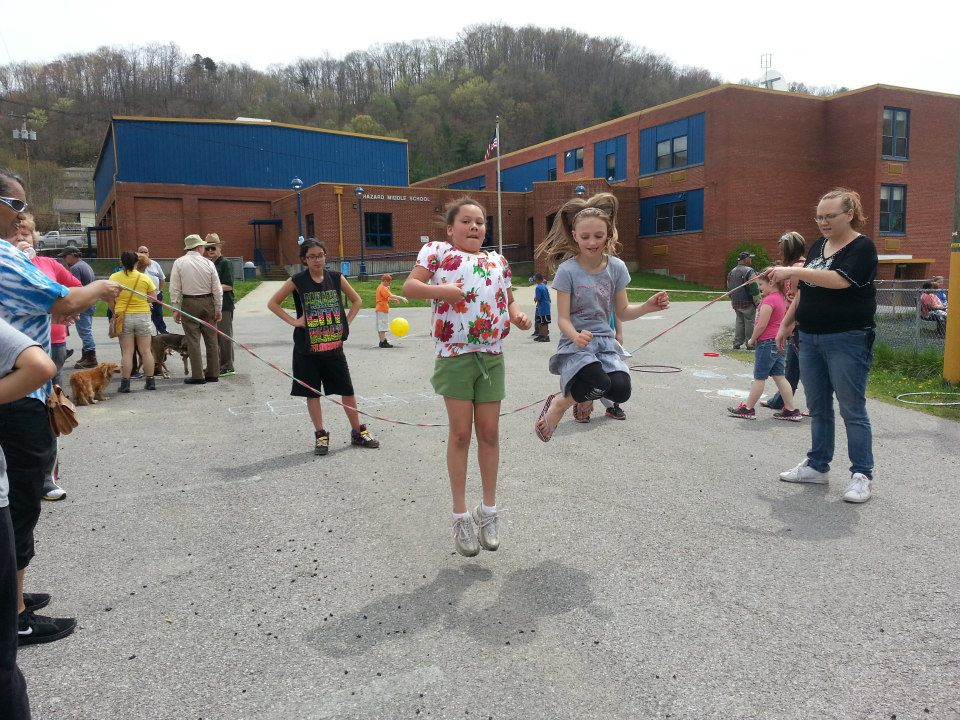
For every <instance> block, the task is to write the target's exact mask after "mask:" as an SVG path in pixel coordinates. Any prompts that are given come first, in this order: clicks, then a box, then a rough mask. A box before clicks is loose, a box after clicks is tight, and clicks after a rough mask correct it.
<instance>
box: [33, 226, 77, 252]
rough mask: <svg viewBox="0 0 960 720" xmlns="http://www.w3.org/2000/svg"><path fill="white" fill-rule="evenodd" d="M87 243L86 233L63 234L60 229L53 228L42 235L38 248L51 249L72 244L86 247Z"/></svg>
mask: <svg viewBox="0 0 960 720" xmlns="http://www.w3.org/2000/svg"><path fill="white" fill-rule="evenodd" d="M86 244H87V236H86V235H61V234H60V231H59V230H51V231H50V232H47V233H44V234H43V235H41V236H40V239H39V240H38V241H37V249H38V250H49V249H51V248H65V247H69V246H70V245H74V246H76V247H85V246H86Z"/></svg>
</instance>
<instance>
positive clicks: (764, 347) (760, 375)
mask: <svg viewBox="0 0 960 720" xmlns="http://www.w3.org/2000/svg"><path fill="white" fill-rule="evenodd" d="M772 270H773V268H772V267H769V268H766V269H765V270H764V271H763V272H762V273H760V274H759V275H758V276H757V284H758V285H759V286H760V294H761V295H762V296H763V299H762V300H761V301H760V306H759V307H758V308H757V319H756V320H755V321H754V325H753V334H752V335H751V336H750V338H749V339H748V340H747V347H748V348H750V347H754V346H755V347H756V354H755V355H754V358H753V384H752V385H751V386H750V394H749V395H748V396H747V400H746V402H742V403H740V404H739V405H737V406H736V407H732V408H727V411H728V412H729V413H730V416H731V417H738V418H745V419H747V420H755V419H756V417H757V412H756V410H754V407H755V406H756V404H757V401H758V400H759V399H760V395H761V394H762V393H763V386H764V384H766V381H767V378H768V377H772V378H773V382H774V383H775V384H776V386H777V389H778V390H779V391H780V397H781V398H782V399H783V409H782V410H780V411H779V412H775V413H774V414H773V417H774V418H775V419H777V420H790V421H791V422H800V420H801V419H802V414H801V413H800V411H799V410H797V409H796V408H795V407H794V406H793V390H792V389H791V387H790V383H788V382H787V379H786V378H785V377H784V353H783V351H782V350H778V349H777V333H778V332H779V331H780V323H781V322H782V321H783V316H784V314H786V311H787V301H786V298H785V297H784V287H783V282H782V281H779V282H775V281H773V280H771V279H770V277H769V273H770V272H771V271H772Z"/></svg>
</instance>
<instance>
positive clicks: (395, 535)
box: [20, 284, 960, 720]
mask: <svg viewBox="0 0 960 720" xmlns="http://www.w3.org/2000/svg"><path fill="white" fill-rule="evenodd" d="M270 292H271V289H270V286H269V285H267V284H264V286H261V288H260V289H259V290H258V291H257V292H256V293H252V294H251V295H248V296H247V297H246V298H245V299H244V300H243V301H242V302H241V303H240V304H239V305H238V308H237V314H236V316H235V328H236V332H237V335H238V338H239V339H241V340H242V341H243V342H244V343H249V344H250V345H251V346H252V347H253V348H254V349H255V350H256V351H257V352H258V353H259V354H261V355H263V356H264V357H265V358H267V359H268V360H270V361H271V362H275V363H277V364H278V365H280V366H281V367H286V368H288V367H289V365H290V356H291V349H292V343H291V329H290V328H289V327H287V326H286V325H284V324H283V323H281V322H279V321H278V320H276V319H275V318H273V317H272V316H270V315H269V311H266V310H265V302H266V297H268V296H269V294H270ZM520 295H521V292H520V291H518V297H519V296H520ZM525 302H527V301H526V300H524V299H521V303H525ZM530 305H531V306H532V299H531V302H530ZM698 307H700V306H699V305H698V304H691V303H677V304H675V305H674V306H673V307H671V309H670V310H669V311H667V312H666V313H662V314H657V315H654V316H646V317H644V318H642V319H640V320H637V321H636V322H631V323H627V324H626V328H625V332H626V342H625V344H626V345H627V346H628V347H637V346H639V345H640V344H642V343H643V341H644V340H646V339H647V338H649V337H652V336H653V335H655V334H656V333H657V332H659V331H660V330H662V329H663V328H665V327H667V324H668V323H669V324H672V323H674V322H676V321H677V320H679V319H680V318H682V317H685V316H686V315H689V314H690V313H692V312H693V311H694V310H695V309H697V308H698ZM531 309H532V308H531ZM394 312H395V314H396V315H397V316H403V317H406V318H407V319H408V320H409V321H410V322H411V325H412V331H411V333H410V334H409V335H408V336H406V337H405V338H403V339H399V340H395V341H394V342H395V343H396V345H397V346H398V347H397V348H396V349H393V350H382V349H379V348H378V347H377V334H376V330H375V321H374V317H373V312H372V310H371V309H368V308H365V309H364V310H363V311H362V312H361V313H360V315H359V316H358V317H357V319H356V320H355V322H354V324H353V326H352V327H351V335H350V340H349V342H348V343H347V355H348V358H349V362H350V366H351V371H352V373H353V377H354V383H355V385H356V389H357V393H358V395H359V396H360V407H361V409H362V410H366V411H368V412H370V413H373V414H375V415H377V416H380V417H382V418H388V419H390V418H392V419H398V420H404V421H407V422H419V423H440V424H442V423H445V421H446V416H445V412H444V406H443V402H442V401H441V399H439V398H438V397H436V396H435V395H434V394H433V392H432V390H431V388H430V383H429V378H430V375H431V373H432V368H433V344H432V342H431V341H430V339H429V337H428V336H427V331H428V328H429V324H430V321H429V309H428V308H401V309H399V310H395V311H394ZM731 325H732V313H731V312H730V310H729V307H727V306H725V305H722V304H718V305H717V306H715V307H711V308H709V309H707V310H706V311H704V312H702V313H700V314H699V315H697V316H695V317H693V318H692V319H691V320H690V321H689V322H686V323H684V324H683V325H681V326H680V327H678V328H676V329H675V330H674V331H672V332H670V333H668V334H666V335H665V336H663V337H662V338H661V339H659V340H658V341H657V342H655V343H653V344H651V345H650V346H649V347H647V348H646V349H645V350H644V351H643V352H642V353H640V354H639V355H638V356H637V357H636V358H634V361H633V362H634V364H635V365H638V366H643V367H638V368H637V369H638V370H644V371H647V372H633V373H631V376H632V379H633V388H634V392H633V397H632V398H631V400H630V402H628V403H626V404H625V405H624V409H625V410H626V412H627V420H626V421H625V422H619V421H615V420H610V419H607V418H605V417H603V416H602V415H601V414H600V413H599V412H596V413H594V417H593V418H592V420H591V422H590V423H589V424H586V425H581V424H577V423H574V422H573V421H572V420H571V419H569V418H567V419H565V421H564V422H563V424H562V425H561V426H560V428H559V429H558V431H557V433H556V435H555V437H554V438H553V440H552V442H550V443H549V444H544V443H541V442H539V441H538V440H537V439H536V437H535V435H534V432H533V424H534V420H535V418H536V415H537V412H538V406H539V403H538V402H537V401H540V400H542V398H544V397H545V396H546V395H547V394H548V393H550V392H554V391H555V390H556V385H557V381H556V377H555V376H552V375H550V374H549V373H548V372H547V370H546V366H547V359H548V357H549V355H550V354H551V353H552V351H553V349H552V346H550V345H546V344H541V343H535V342H533V341H532V340H531V339H530V337H529V334H528V333H522V332H515V333H511V335H510V337H509V338H508V339H507V342H506V359H507V364H508V371H507V384H508V388H507V391H508V397H507V400H506V401H505V402H504V403H503V409H504V410H510V409H512V408H516V407H519V406H521V405H524V404H527V403H537V405H535V406H533V407H531V408H529V409H526V410H523V411H520V412H515V413H512V414H508V415H506V416H504V417H503V418H502V420H501V433H500V435H501V462H500V466H501V474H500V490H499V496H498V505H499V506H500V508H501V509H502V511H503V516H502V517H503V521H502V529H501V537H502V546H501V549H500V551H499V552H497V553H488V552H483V553H482V554H481V555H479V556H478V557H476V558H472V559H467V558H462V557H460V556H458V555H455V554H454V553H453V547H452V537H451V532H450V497H449V488H448V483H447V476H446V470H445V460H444V456H445V455H444V454H445V445H446V436H447V431H446V429H445V428H443V427H412V426H409V425H398V424H393V423H391V422H388V421H384V420H380V419H375V418H371V419H369V424H370V427H371V429H372V430H373V432H374V433H375V434H376V435H377V436H378V437H379V438H380V440H381V442H382V448H381V449H380V450H364V449H360V448H355V447H351V446H350V444H349V426H348V424H347V421H346V418H345V417H344V414H343V412H342V411H341V410H340V409H339V408H338V407H336V406H335V405H333V404H332V403H330V402H324V403H322V407H323V409H324V413H325V419H324V424H325V425H326V427H327V428H328V429H329V430H330V433H331V452H330V455H329V456H327V457H324V458H318V457H314V456H313V454H312V452H311V448H312V432H311V427H310V422H309V419H308V417H307V415H306V408H305V406H304V403H303V402H302V401H301V400H299V399H296V398H291V397H290V396H289V390H290V381H289V380H288V379H286V378H284V377H283V376H282V375H280V374H279V373H277V372H276V371H275V370H273V369H271V368H269V367H267V366H266V365H264V364H263V363H261V362H260V361H258V360H256V359H254V358H253V357H251V356H250V355H248V354H246V353H243V352H242V351H238V353H237V359H236V366H237V370H238V375H237V376H236V377H233V378H225V379H224V380H223V381H221V382H219V383H217V384H208V385H204V386H199V387H193V386H186V385H184V384H183V383H182V378H181V377H175V378H172V379H170V380H167V381H162V382H160V383H159V390H158V391H157V392H156V393H149V394H147V393H145V392H143V391H142V383H140V382H136V381H135V382H134V392H132V393H131V394H129V395H122V396H120V395H116V394H115V387H116V386H113V388H112V391H111V396H110V399H109V400H108V401H107V402H104V403H100V404H98V405H95V406H92V407H83V408H80V409H79V413H80V423H81V424H80V427H79V428H78V429H77V430H76V431H75V432H74V433H73V434H72V435H69V436H67V437H65V438H63V439H62V442H61V446H62V452H61V467H62V477H63V485H64V487H65V488H66V490H67V492H68V493H69V494H68V497H67V499H66V500H64V501H62V502H59V503H47V504H44V508H43V516H42V518H41V520H40V523H39V526H38V547H37V556H36V558H35V559H34V561H33V563H32V564H31V566H30V570H29V572H28V573H27V584H26V588H27V590H28V591H51V592H53V593H54V602H53V603H52V604H51V605H50V607H49V608H48V609H47V610H45V611H44V612H47V613H49V614H51V615H55V616H65V615H69V616H76V617H78V618H79V623H80V627H79V629H78V631H77V632H76V633H75V634H74V635H72V636H71V637H69V638H67V639H64V640H62V641H59V642H56V643H52V644H49V645H46V646H30V647H27V648H24V649H23V650H22V652H21V654H20V665H21V668H22V669H23V671H24V673H25V675H26V677H27V680H28V683H29V690H30V696H31V702H32V705H33V708H34V715H35V717H37V718H43V719H44V720H61V719H62V720H66V719H68V718H69V719H73V718H76V719H78V720H79V719H81V718H82V719H83V720H89V719H91V718H95V719H100V718H103V719H113V718H138V719H140V718H144V719H146V718H188V717H194V718H204V719H205V720H208V719H211V718H224V719H231V720H232V719H235V718H268V719H274V718H276V719H278V720H279V719H281V718H283V719H284V720H287V719H289V718H298V719H299V718H357V719H360V718H363V719H368V718H401V717H410V718H415V717H423V716H429V717H433V718H465V717H466V718H476V717H482V718H489V717H493V718H498V719H504V718H522V719H524V720H539V719H541V718H542V719H551V720H552V719H554V718H665V717H667V716H668V715H669V717H671V718H685V719H689V720H694V719H696V720H699V719H701V718H717V719H718V720H719V719H722V720H730V719H731V718H757V719H768V718H777V719H781V718H783V719H793V718H796V719H797V720H800V719H801V718H802V719H803V720H806V719H808V718H811V717H816V718H890V717H892V716H894V715H896V717H898V718H915V717H924V718H925V717H935V718H957V717H960V703H958V693H957V691H956V687H955V686H956V682H955V677H956V658H957V657H958V655H960V601H958V597H960V570H958V565H957V562H956V547H957V543H958V540H960V537H958V535H960V531H958V525H957V522H956V518H957V516H958V515H960V488H958V484H957V483H956V482H955V478H956V477H957V476H958V471H960V443H958V442H957V437H958V425H957V424H956V423H954V422H951V421H947V420H943V419H939V418H935V417H931V416H927V415H922V414H919V413H915V412H911V411H909V410H905V409H903V408H899V407H892V406H890V405H886V404H882V403H877V402H873V401H869V403H868V406H869V410H870V413H871V419H872V422H873V425H874V429H875V452H876V455H877V463H878V465H877V482H876V494H875V496H874V498H873V500H871V501H870V502H869V503H868V504H866V505H862V506H856V505H849V504H847V503H844V502H842V501H841V499H840V493H841V492H842V490H843V488H844V486H845V481H846V479H847V477H848V473H847V471H846V465H847V464H848V463H847V459H846V453H845V447H846V446H845V438H844V434H843V431H842V426H841V429H840V430H839V431H838V437H837V457H836V462H835V465H834V468H833V472H832V480H831V483H830V485H827V486H816V487H803V486H796V485H788V484H784V483H780V482H778V481H777V473H779V472H780V471H782V470H784V469H787V468H789V467H791V466H793V465H795V464H796V463H797V462H799V461H800V460H801V459H802V458H803V456H804V453H805V451H806V449H807V447H808V445H809V442H810V428H809V425H808V421H804V422H802V423H800V424H793V423H783V422H775V421H773V420H772V419H771V418H770V416H769V414H768V413H767V412H766V411H761V419H759V420H757V421H754V422H749V421H743V420H736V419H731V418H728V417H726V413H725V411H724V409H725V407H726V406H727V405H731V404H734V403H735V402H736V400H737V398H738V397H739V396H740V395H741V394H745V393H746V390H747V387H748V386H749V383H750V377H751V369H752V368H751V367H750V366H748V365H746V364H744V363H740V362H738V361H736V360H734V359H731V358H728V357H720V358H710V357H705V356H704V352H709V351H712V350H713V349H714V347H713V341H712V338H713V337H714V336H715V335H717V334H718V333H720V332H723V331H725V330H726V329H728V328H729V327H730V326H731ZM95 331H96V333H97V337H98V343H100V345H99V347H98V356H99V357H100V359H101V360H113V359H116V358H117V357H119V350H118V349H117V345H116V343H115V341H109V340H108V339H107V338H106V322H105V321H104V320H103V319H101V318H97V320H96V325H95ZM673 368H676V369H677V370H679V372H672V369H673ZM771 390H772V388H771ZM479 493H480V483H479V479H478V474H477V468H476V462H475V459H473V458H471V464H470V480H469V498H470V500H471V501H472V502H476V501H477V499H478V498H479ZM927 711H929V712H927Z"/></svg>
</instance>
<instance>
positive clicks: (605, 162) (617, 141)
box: [593, 135, 627, 182]
mask: <svg viewBox="0 0 960 720" xmlns="http://www.w3.org/2000/svg"><path fill="white" fill-rule="evenodd" d="M593 172H594V175H593V176H594V177H598V178H606V180H607V182H621V181H622V180H626V179H627V136H626V135H618V136H617V137H612V138H608V139H607V140H600V141H598V142H595V143H594V144H593Z"/></svg>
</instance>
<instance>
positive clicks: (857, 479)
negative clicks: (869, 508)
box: [843, 473, 873, 503]
mask: <svg viewBox="0 0 960 720" xmlns="http://www.w3.org/2000/svg"><path fill="white" fill-rule="evenodd" d="M872 482H873V481H872V480H871V479H870V478H868V477H867V476H866V475H864V474H863V473H854V474H853V477H852V478H850V484H849V485H847V489H846V491H845V492H844V493H843V499H844V500H846V501H847V502H850V503H865V502H866V501H867V500H869V499H870V496H871V495H872V494H873V493H872V492H870V485H871V484H872Z"/></svg>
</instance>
